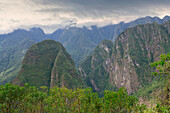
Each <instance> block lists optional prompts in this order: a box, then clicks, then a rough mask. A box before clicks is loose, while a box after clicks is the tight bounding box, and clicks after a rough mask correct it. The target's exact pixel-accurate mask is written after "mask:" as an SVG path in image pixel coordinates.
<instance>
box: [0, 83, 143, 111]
mask: <svg viewBox="0 0 170 113" xmlns="http://www.w3.org/2000/svg"><path fill="white" fill-rule="evenodd" d="M0 108H1V109H0V112H3V113H14V112H22V113H44V112H52V113H53V112H59V113H62V112H77V113H80V112H81V113H90V112H95V113H97V112H106V113H107V112H117V113H119V112H136V111H143V110H145V109H146V107H145V106H144V105H139V104H138V99H137V98H135V97H133V96H129V95H128V94H127V92H126V89H125V88H120V89H119V90H118V92H114V91H105V95H104V97H103V98H99V96H98V94H97V93H95V92H93V91H92V89H89V88H87V89H75V90H72V89H67V88H59V87H54V88H53V89H50V90H48V89H47V88H46V87H41V88H40V89H38V88H36V87H34V86H29V85H28V84H25V86H24V87H19V86H17V85H12V84H9V83H8V84H6V85H5V86H3V85H2V86H1V88H0Z"/></svg>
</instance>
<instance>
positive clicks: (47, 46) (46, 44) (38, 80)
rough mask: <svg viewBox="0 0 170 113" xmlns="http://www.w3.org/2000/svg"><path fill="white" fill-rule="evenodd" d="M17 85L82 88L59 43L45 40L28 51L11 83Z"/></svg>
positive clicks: (69, 57)
mask: <svg viewBox="0 0 170 113" xmlns="http://www.w3.org/2000/svg"><path fill="white" fill-rule="evenodd" d="M13 83H15V84H18V85H21V86H22V85H23V84H24V83H29V84H30V85H33V86H47V87H53V86H59V87H67V88H77V87H81V86H83V85H84V84H83V81H82V80H81V78H80V76H79V73H78V71H77V70H76V68H75V65H74V63H73V60H72V59H71V56H70V55H69V54H68V53H67V52H66V50H65V48H64V47H63V46H62V44H61V43H59V42H55V41H53V40H45V41H42V42H40V43H37V44H34V45H32V46H31V48H30V49H29V50H28V52H27V53H26V55H25V58H24V60H23V63H22V67H21V70H20V72H19V75H18V76H17V77H16V79H15V80H14V81H13Z"/></svg>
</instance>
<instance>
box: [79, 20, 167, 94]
mask: <svg viewBox="0 0 170 113" xmlns="http://www.w3.org/2000/svg"><path fill="white" fill-rule="evenodd" d="M169 29H170V21H168V22H167V23H165V24H162V25H158V24H156V23H153V24H146V25H139V26H137V27H134V28H129V29H127V30H125V31H124V32H123V33H121V34H120V35H119V36H118V38H117V40H116V41H115V43H114V44H113V46H110V45H112V44H111V43H112V42H111V41H110V42H109V41H106V40H104V41H103V42H101V43H100V44H99V46H98V47H97V48H96V49H95V50H94V52H93V54H92V56H89V57H88V58H87V59H86V60H85V61H84V62H83V63H82V64H81V65H80V67H79V71H80V72H81V76H83V77H84V78H85V81H86V83H87V84H88V85H89V86H92V87H93V88H94V90H95V91H99V92H102V91H103V90H104V89H115V87H116V88H120V87H126V88H127V91H128V93H129V94H130V93H134V92H135V91H136V90H137V89H138V88H140V87H142V86H143V85H145V84H147V83H148V82H150V81H151V80H152V78H151V77H150V74H151V71H153V69H152V68H151V67H150V63H151V62H154V61H155V60H157V59H158V56H159V55H160V54H162V53H168V52H170V30H169ZM106 42H107V43H106ZM108 42H109V43H108Z"/></svg>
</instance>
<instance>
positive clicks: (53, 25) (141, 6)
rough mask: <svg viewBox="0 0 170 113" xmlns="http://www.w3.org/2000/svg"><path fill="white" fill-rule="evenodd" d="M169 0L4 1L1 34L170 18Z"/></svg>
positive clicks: (50, 30)
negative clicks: (139, 19)
mask: <svg viewBox="0 0 170 113" xmlns="http://www.w3.org/2000/svg"><path fill="white" fill-rule="evenodd" d="M169 6H170V1H169V0H15V1H14V0H1V1H0V15H1V17H0V21H1V23H0V33H5V32H10V31H12V30H13V29H17V28H25V29H27V28H29V27H34V26H36V27H42V28H43V29H44V30H45V32H52V31H54V30H55V29H57V28H60V27H65V26H67V25H68V24H70V23H71V24H74V25H75V24H76V26H83V25H91V24H97V25H101V26H102V25H106V24H110V23H113V24H115V23H119V22H120V21H125V22H128V21H131V20H134V19H136V18H139V17H144V16H158V17H161V18H162V17H164V16H165V15H170V12H169V11H170V7H169Z"/></svg>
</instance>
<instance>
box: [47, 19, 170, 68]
mask: <svg viewBox="0 0 170 113" xmlns="http://www.w3.org/2000/svg"><path fill="white" fill-rule="evenodd" d="M168 20H170V17H169V16H165V17H164V18H163V19H160V18H158V17H149V16H147V17H144V18H139V19H136V20H135V21H132V22H129V23H124V22H120V23H119V24H114V25H107V26H104V27H98V26H95V25H93V26H90V27H89V28H88V27H85V26H84V27H83V28H77V27H70V28H68V29H63V30H61V29H59V30H57V31H55V32H54V33H53V34H51V35H50V36H49V38H51V39H53V40H56V41H59V42H61V43H62V44H63V45H64V47H65V48H66V49H67V51H68V52H69V53H70V54H71V56H72V58H73V60H74V62H75V64H76V66H77V67H78V65H79V64H80V63H81V62H82V60H83V59H84V58H86V57H87V56H88V55H90V54H91V53H92V51H93V50H94V48H95V47H96V46H97V45H98V44H99V43H100V42H101V41H102V40H104V39H108V40H112V41H113V42H114V41H115V40H116V38H117V36H118V35H119V34H120V33H122V32H123V31H124V30H125V29H127V28H130V27H135V26H137V25H140V24H146V23H153V22H156V23H158V24H162V23H164V22H167V21H168Z"/></svg>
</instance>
